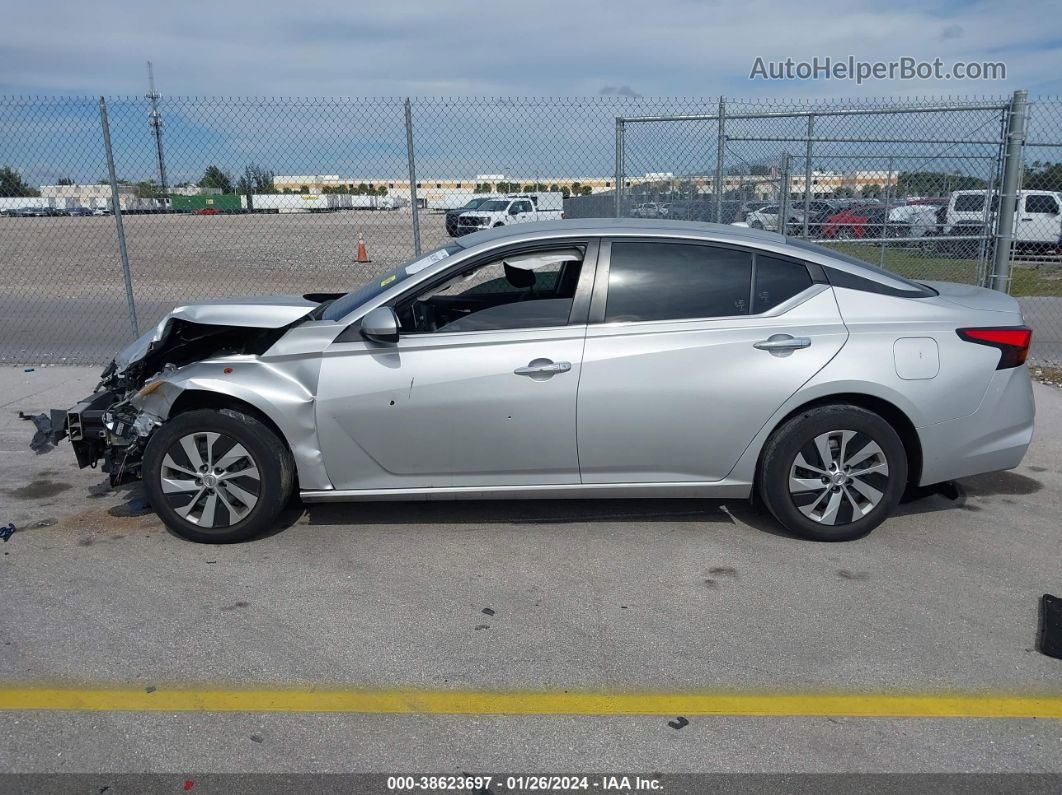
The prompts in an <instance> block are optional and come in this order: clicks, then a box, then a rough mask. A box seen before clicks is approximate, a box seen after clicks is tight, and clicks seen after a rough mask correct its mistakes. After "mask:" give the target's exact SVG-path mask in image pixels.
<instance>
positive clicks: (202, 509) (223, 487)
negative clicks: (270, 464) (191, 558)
mask: <svg viewBox="0 0 1062 795" xmlns="http://www.w3.org/2000/svg"><path fill="white" fill-rule="evenodd" d="M161 483H162V493H163V495H164V496H165V498H166V500H167V502H169V504H170V507H171V508H173V510H174V511H175V512H176V513H177V515H178V516H180V517H181V518H182V519H184V520H185V521H188V522H190V523H192V524H194V525H198V526H199V527H202V528H207V529H209V528H216V527H230V526H232V525H234V524H236V523H237V522H239V521H240V520H242V519H244V518H245V517H246V516H247V515H248V514H249V513H250V512H251V510H252V509H253V508H254V506H255V505H256V504H257V503H258V497H259V494H260V493H261V487H262V482H261V476H260V474H259V472H258V464H257V462H255V460H254V458H253V457H252V456H251V454H250V453H249V452H248V450H247V448H246V447H244V446H243V445H242V444H240V443H239V442H237V441H236V440H235V439H233V438H232V437H231V436H226V435H225V434H223V433H216V432H213V431H204V432H202V433H190V434H188V435H186V436H182V437H181V438H180V439H178V440H177V441H176V442H175V443H174V444H172V445H171V446H170V447H169V449H168V450H167V451H166V455H165V456H164V457H163V459H162V472H161Z"/></svg>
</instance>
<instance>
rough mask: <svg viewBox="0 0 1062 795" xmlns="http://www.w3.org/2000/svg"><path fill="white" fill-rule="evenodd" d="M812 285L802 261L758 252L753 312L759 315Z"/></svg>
mask: <svg viewBox="0 0 1062 795" xmlns="http://www.w3.org/2000/svg"><path fill="white" fill-rule="evenodd" d="M810 286H811V276H810V275H809V274H808V269H807V268H805V267H804V266H803V265H801V264H800V263H798V262H791V261H790V260H784V259H776V258H775V257H768V256H765V255H763V254H757V255H756V286H755V289H754V290H753V293H752V314H754V315H758V314H760V313H761V312H766V311H768V310H769V309H773V308H774V307H776V306H778V304H780V303H782V302H783V301H788V300H789V299H790V298H792V297H793V296H794V295H796V294H797V293H800V292H803V291H804V290H806V289H808V288H809V287H810Z"/></svg>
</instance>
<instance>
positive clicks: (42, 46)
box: [0, 0, 1062, 96]
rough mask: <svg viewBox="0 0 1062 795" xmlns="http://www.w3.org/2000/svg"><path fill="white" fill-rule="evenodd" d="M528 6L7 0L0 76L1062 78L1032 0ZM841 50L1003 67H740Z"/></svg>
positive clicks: (659, 80)
mask: <svg viewBox="0 0 1062 795" xmlns="http://www.w3.org/2000/svg"><path fill="white" fill-rule="evenodd" d="M949 8H950V10H948V9H949ZM533 9H534V11H533V12H530V11H529V9H528V8H527V7H521V8H515V7H514V6H512V5H511V4H507V3H483V2H475V3H473V2H466V0H451V2H447V3H439V2H429V1H428V0H410V1H408V2H402V3H394V4H365V3H350V2H336V1H333V2H318V3H312V4H311V3H300V4H296V3H289V2H284V3H281V2H262V1H260V2H252V1H251V0H230V1H229V2H224V3H218V2H202V0H189V1H187V2H183V3H179V4H177V3H174V4H165V5H163V4H154V3H139V4H130V3H125V2H114V1H113V0H95V2H92V3H80V2H78V3H74V2H63V3H35V4H31V3H21V4H16V5H12V6H10V7H9V8H8V9H6V11H5V24H4V26H3V28H2V29H0V58H2V59H3V60H2V62H3V63H4V70H3V74H2V75H0V90H3V91H5V92H26V93H32V92H39V91H43V92H49V93H106V94H113V93H131V94H142V93H143V91H144V88H145V82H146V76H145V69H144V61H145V60H146V59H148V58H151V59H152V60H153V61H154V62H155V64H156V70H157V74H158V80H159V84H160V89H161V90H162V91H163V92H164V93H167V94H171V95H173V94H210V95H235V94H241V95H246V94H252V95H300V94H301V95H315V96H321V95H326V96H327V95H373V96H376V95H392V94H393V95H407V94H410V95H428V94H432V95H469V94H476V95H541V94H565V95H572V94H585V95H591V94H597V93H598V92H599V91H600V90H601V87H602V86H605V87H613V90H614V91H615V92H618V93H626V91H623V89H626V90H628V91H629V90H630V89H629V88H628V87H629V86H637V92H638V93H640V94H642V95H645V96H650V95H698V96H704V95H716V94H720V93H723V94H727V95H730V96H744V95H759V96H764V95H771V96H825V95H836V96H861V95H884V94H891V93H902V94H934V93H945V92H946V93H961V94H971V93H978V94H980V93H993V94H1000V93H1006V92H1007V91H1009V90H1012V89H1013V88H1017V87H1026V86H1028V87H1032V86H1038V87H1039V88H1040V89H1041V90H1057V87H1058V85H1059V83H1060V81H1059V79H1058V78H1056V77H1055V75H1057V74H1059V72H1060V70H1059V68H1058V67H1059V65H1060V62H1062V59H1060V57H1059V49H1058V47H1057V45H1056V44H1053V43H1052V38H1053V37H1054V36H1055V35H1056V34H1055V33H1054V31H1053V28H1052V26H1050V25H1033V24H1029V21H1030V20H1038V19H1039V20H1044V19H1053V18H1055V16H1056V15H1057V5H1056V4H1055V3H1053V2H1047V0H1031V2H1028V3H1025V4H1023V5H1022V6H1021V8H1020V11H1016V10H1015V9H1014V7H1012V6H1007V5H1005V4H998V3H976V4H973V5H969V4H957V3H956V4H953V5H951V6H950V7H949V6H944V7H941V6H939V5H934V4H930V3H925V2H906V3H905V2H893V3H887V4H886V3H881V2H880V0H871V1H870V2H854V1H853V0H846V1H845V2H837V1H836V0H831V1H830V2H826V3H817V4H807V3H805V4H799V5H794V4H793V3H791V2H783V0H758V1H757V2H756V3H755V4H751V5H750V4H736V3H727V2H712V3H704V2H692V1H685V0H670V1H665V0H657V2H655V3H645V2H644V0H636V1H635V0H613V1H612V2H605V0H586V1H585V2H578V3H572V2H565V3H557V2H554V1H553V0H539V2H536V3H535V4H534V5H533ZM942 9H943V10H942ZM960 23H961V24H960ZM849 54H852V55H854V56H856V57H858V58H861V59H871V60H873V59H886V60H888V59H895V58H898V57H900V56H904V55H911V56H914V57H916V58H920V59H931V58H933V57H936V56H939V57H941V58H942V59H944V60H945V61H951V60H967V61H969V60H1002V61H1005V62H1007V64H1008V67H1009V69H1008V79H1007V81H1006V82H1004V83H1001V82H982V83H973V82H964V83H961V84H960V83H955V82H943V81H942V82H907V83H899V82H874V83H869V84H864V85H863V86H858V85H856V84H855V83H854V82H837V81H821V80H820V81H814V82H790V83H781V82H769V83H768V82H764V81H749V80H748V79H747V75H748V72H749V69H750V67H751V65H752V62H753V60H754V58H755V57H756V56H762V57H764V58H766V59H784V58H786V57H789V56H791V57H793V58H795V59H807V58H811V57H813V56H815V55H819V56H825V55H830V56H833V57H844V56H847V55H849ZM1045 75H1049V76H1050V77H1048V78H1046V81H1045V77H1044V76H1045ZM617 86H618V87H619V89H616V88H615V87H617ZM631 93H634V92H633V91H631Z"/></svg>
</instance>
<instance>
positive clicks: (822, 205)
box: [793, 199, 841, 237]
mask: <svg viewBox="0 0 1062 795" xmlns="http://www.w3.org/2000/svg"><path fill="white" fill-rule="evenodd" d="M793 208H794V209H797V210H800V211H801V212H803V210H804V200H803V199H796V200H794V201H793ZM840 211H841V205H840V204H839V203H838V202H832V201H823V200H821V199H814V200H812V201H810V202H808V234H809V235H811V236H813V237H818V236H819V234H820V233H821V231H822V225H823V224H824V223H825V222H826V219H827V218H829V217H830V216H831V215H835V214H836V213H839V212H840ZM803 229H804V222H803V220H801V221H800V222H799V223H798V224H797V229H796V230H795V231H796V232H797V233H799V232H801V231H803Z"/></svg>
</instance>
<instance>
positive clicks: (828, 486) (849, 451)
mask: <svg viewBox="0 0 1062 795" xmlns="http://www.w3.org/2000/svg"><path fill="white" fill-rule="evenodd" d="M758 482H759V494H760V497H761V499H762V500H763V503H764V505H765V506H766V507H767V509H768V510H769V511H770V512H771V514H772V515H773V516H774V517H775V519H777V520H778V521H779V522H780V523H781V524H782V526H783V527H785V528H786V529H787V530H789V531H790V532H792V533H794V534H796V535H798V536H801V537H803V538H808V539H811V540H813V541H851V540H853V539H856V538H861V537H862V536H865V535H866V534H867V533H869V532H870V531H871V530H873V529H874V528H875V527H877V526H878V525H879V524H881V523H882V522H883V521H885V519H886V518H888V516H889V514H890V513H892V511H893V510H894V509H895V508H896V506H897V505H898V504H899V501H900V497H901V496H902V495H903V491H904V488H905V486H906V484H907V455H906V452H905V450H904V446H903V442H902V441H901V439H900V437H899V435H898V434H897V433H896V431H895V430H894V429H893V428H892V426H891V425H889V423H888V422H886V421H885V420H884V419H882V418H881V417H879V416H878V415H877V414H874V413H873V412H871V411H867V410H866V409H863V408H859V407H858V406H851V405H834V406H819V407H816V408H812V409H808V410H807V411H804V412H802V413H800V414H798V415H797V416H795V417H793V418H791V419H790V420H788V421H787V422H786V423H785V424H784V425H782V426H781V427H780V428H778V429H777V430H776V431H775V432H774V434H773V435H772V436H771V438H770V439H769V440H768V442H767V445H766V446H765V447H764V452H763V456H762V459H761V461H760V469H759V477H758Z"/></svg>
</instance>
